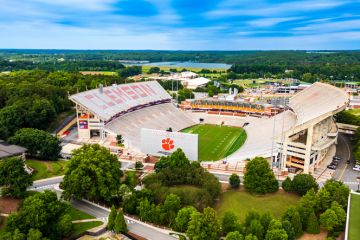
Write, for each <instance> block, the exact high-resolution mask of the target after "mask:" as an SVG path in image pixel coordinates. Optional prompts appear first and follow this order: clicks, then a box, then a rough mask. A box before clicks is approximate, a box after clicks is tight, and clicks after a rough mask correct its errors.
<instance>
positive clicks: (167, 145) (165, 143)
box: [161, 138, 175, 151]
mask: <svg viewBox="0 0 360 240" xmlns="http://www.w3.org/2000/svg"><path fill="white" fill-rule="evenodd" d="M161 146H162V148H163V149H164V150H166V151H170V150H171V149H173V148H174V147H175V145H174V140H171V139H170V138H165V139H163V140H162V145H161Z"/></svg>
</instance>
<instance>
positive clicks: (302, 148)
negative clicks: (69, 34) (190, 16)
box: [70, 81, 348, 173]
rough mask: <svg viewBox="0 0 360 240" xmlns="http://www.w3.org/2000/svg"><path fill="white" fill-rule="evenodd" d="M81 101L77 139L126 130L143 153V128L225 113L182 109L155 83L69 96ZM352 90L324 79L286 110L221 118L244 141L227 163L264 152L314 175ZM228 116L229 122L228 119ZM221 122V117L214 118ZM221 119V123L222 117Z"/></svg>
mask: <svg viewBox="0 0 360 240" xmlns="http://www.w3.org/2000/svg"><path fill="white" fill-rule="evenodd" d="M70 99H71V100H72V101H73V102H74V103H75V104H76V111H77V126H78V137H79V138H81V139H90V138H91V137H92V136H100V137H101V139H104V138H106V137H108V136H113V137H114V136H116V135H119V134H121V135H122V136H123V138H124V140H125V142H126V144H127V147H129V148H131V149H135V150H137V151H141V148H142V147H141V129H144V128H146V129H155V130H167V129H168V128H171V129H172V131H173V132H177V131H179V130H181V129H184V128H187V127H189V126H192V125H195V124H197V123H198V119H199V116H201V117H203V118H204V120H205V121H204V122H205V123H211V119H215V118H217V117H219V118H221V116H213V115H212V116H210V114H202V115H199V114H196V113H192V112H186V111H183V110H180V109H178V108H176V107H175V106H174V104H173V103H172V102H171V96H170V95H169V94H168V93H167V92H166V91H165V90H164V89H163V88H162V87H161V85H160V84H159V83H158V82H156V81H149V82H138V83H130V84H121V85H112V86H108V87H101V88H98V89H94V90H90V91H86V92H82V93H78V94H75V95H72V96H70ZM347 104H348V96H347V94H346V93H345V92H344V91H343V90H341V89H339V88H336V87H333V86H331V85H328V84H324V83H319V82H318V83H314V84H313V85H311V86H310V87H308V88H306V89H304V90H302V91H301V92H299V93H297V94H295V95H294V96H293V97H292V98H291V99H290V102H289V104H288V106H287V107H286V110H285V111H284V112H282V113H280V114H277V115H276V116H273V117H263V118H256V117H251V116H246V117H232V118H231V119H230V118H225V121H223V118H224V117H223V118H222V119H221V122H222V123H225V125H226V124H228V125H236V126H242V125H243V124H244V123H247V125H246V126H245V127H244V128H245V130H246V132H247V136H248V137H247V140H246V142H245V144H244V145H243V146H242V147H241V148H240V149H239V150H238V151H236V152H235V153H233V154H232V155H230V156H228V157H227V158H226V160H227V162H237V161H244V160H246V159H251V158H253V157H256V156H263V157H266V158H268V159H269V161H270V160H271V159H272V161H273V162H274V163H275V164H276V165H277V166H278V167H279V168H281V170H283V171H286V172H287V171H288V170H291V171H292V172H296V173H298V172H305V173H313V171H314V169H316V168H317V166H318V165H319V164H320V163H321V162H322V160H323V158H324V156H325V155H326V154H327V153H328V150H329V149H330V147H332V146H333V145H334V144H336V143H337V137H338V128H337V126H336V123H335V121H334V119H333V115H334V114H336V113H338V112H339V111H342V110H343V109H345V107H346V106H347ZM228 119H229V120H228ZM215 122H216V121H215ZM218 123H220V121H218Z"/></svg>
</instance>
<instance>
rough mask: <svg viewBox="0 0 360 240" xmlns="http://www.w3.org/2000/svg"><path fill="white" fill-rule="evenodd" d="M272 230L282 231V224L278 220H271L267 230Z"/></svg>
mask: <svg viewBox="0 0 360 240" xmlns="http://www.w3.org/2000/svg"><path fill="white" fill-rule="evenodd" d="M274 229H282V224H281V222H280V221H279V220H277V219H273V220H271V222H270V224H269V227H268V230H269V231H270V230H274Z"/></svg>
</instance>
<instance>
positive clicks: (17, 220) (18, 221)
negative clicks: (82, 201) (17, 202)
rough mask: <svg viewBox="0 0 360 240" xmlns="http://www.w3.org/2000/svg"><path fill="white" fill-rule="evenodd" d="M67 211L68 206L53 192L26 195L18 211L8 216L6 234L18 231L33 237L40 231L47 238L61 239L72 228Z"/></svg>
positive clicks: (46, 191)
mask: <svg viewBox="0 0 360 240" xmlns="http://www.w3.org/2000/svg"><path fill="white" fill-rule="evenodd" d="M68 212H69V206H68V205H67V204H66V203H65V202H63V201H59V200H58V199H57V196H56V193H55V192H51V191H49V190H45V191H44V193H36V194H35V195H32V196H30V197H27V198H26V199H25V201H24V203H23V204H22V206H21V207H20V209H19V210H18V212H16V213H12V214H11V215H10V216H9V217H8V220H7V225H6V232H7V233H6V234H10V235H12V234H14V233H15V232H16V231H18V232H21V233H23V234H25V235H27V234H28V236H29V235H31V236H32V237H34V235H40V233H41V235H42V236H43V237H47V238H49V239H62V237H64V236H66V235H68V234H69V233H70V231H71V230H72V223H71V217H70V215H68ZM5 239H8V238H5ZM9 239H11V238H9Z"/></svg>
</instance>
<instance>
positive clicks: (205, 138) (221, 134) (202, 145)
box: [182, 124, 246, 161]
mask: <svg viewBox="0 0 360 240" xmlns="http://www.w3.org/2000/svg"><path fill="white" fill-rule="evenodd" d="M182 132H186V133H194V134H199V160H200V161H216V160H219V159H222V158H225V157H226V156H229V155H230V154H232V153H234V152H235V151H236V150H238V149H239V148H240V147H241V146H242V145H243V144H244V142H245V140H246V132H245V130H244V129H242V128H237V127H229V126H219V125H210V124H204V125H202V124H201V125H195V126H192V127H189V128H186V129H183V130H182Z"/></svg>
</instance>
